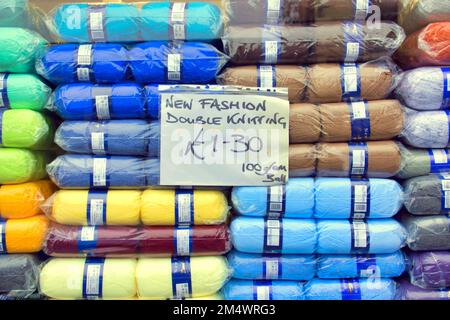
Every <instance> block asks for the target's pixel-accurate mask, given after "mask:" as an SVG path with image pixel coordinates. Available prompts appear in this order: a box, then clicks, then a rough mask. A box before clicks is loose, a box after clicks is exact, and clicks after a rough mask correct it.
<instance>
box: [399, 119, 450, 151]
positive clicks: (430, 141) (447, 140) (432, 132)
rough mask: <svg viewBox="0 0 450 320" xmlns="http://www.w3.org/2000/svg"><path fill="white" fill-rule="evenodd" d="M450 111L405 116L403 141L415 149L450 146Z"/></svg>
mask: <svg viewBox="0 0 450 320" xmlns="http://www.w3.org/2000/svg"><path fill="white" fill-rule="evenodd" d="M449 121H450V111H422V112H410V113H407V114H406V117H405V126H404V128H403V131H402V139H403V141H404V142H405V143H406V144H408V145H410V146H412V147H416V148H446V147H447V146H449V145H450V125H449Z"/></svg>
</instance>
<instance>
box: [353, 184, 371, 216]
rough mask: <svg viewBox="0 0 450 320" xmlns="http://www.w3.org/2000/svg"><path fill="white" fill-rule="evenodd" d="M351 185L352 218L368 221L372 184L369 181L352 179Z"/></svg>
mask: <svg viewBox="0 0 450 320" xmlns="http://www.w3.org/2000/svg"><path fill="white" fill-rule="evenodd" d="M351 183H352V186H351V187H352V196H351V203H350V209H351V212H350V218H351V219H366V218H368V217H369V215H370V182H369V180H353V179H352V182H351Z"/></svg>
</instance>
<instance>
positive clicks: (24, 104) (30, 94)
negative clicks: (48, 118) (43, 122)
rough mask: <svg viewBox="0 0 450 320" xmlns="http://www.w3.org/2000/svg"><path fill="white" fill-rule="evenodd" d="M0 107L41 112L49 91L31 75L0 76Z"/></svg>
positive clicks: (7, 74)
mask: <svg viewBox="0 0 450 320" xmlns="http://www.w3.org/2000/svg"><path fill="white" fill-rule="evenodd" d="M0 82H1V86H0V95H1V98H0V107H2V108H8V109H30V110H35V111H42V110H43V109H44V107H45V106H46V104H47V101H48V99H49V97H50V94H51V91H52V90H51V89H50V88H49V87H48V86H47V85H46V84H45V83H43V82H42V81H41V80H40V79H39V78H38V77H36V76H35V75H32V74H9V73H3V74H0Z"/></svg>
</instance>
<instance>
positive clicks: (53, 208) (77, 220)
mask: <svg viewBox="0 0 450 320" xmlns="http://www.w3.org/2000/svg"><path fill="white" fill-rule="evenodd" d="M0 191H1V189H0ZM43 210H44V211H45V213H46V214H47V215H48V217H49V218H50V219H51V220H53V221H56V222H58V223H60V224H65V225H73V226H85V225H90V226H94V225H109V226H120V225H125V226H137V225H140V224H143V225H153V226H170V225H184V226H185V225H211V224H221V223H224V222H225V221H226V220H227V217H228V212H229V207H228V201H227V198H226V196H225V194H224V193H223V192H222V191H218V190H186V189H148V190H145V191H138V190H104V191H93V190H92V191H88V190H60V191H58V192H57V193H55V194H54V195H53V196H52V197H51V198H50V199H49V200H48V201H47V202H46V203H45V205H44V206H43Z"/></svg>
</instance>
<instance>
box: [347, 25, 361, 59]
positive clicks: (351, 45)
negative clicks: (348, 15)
mask: <svg viewBox="0 0 450 320" xmlns="http://www.w3.org/2000/svg"><path fill="white" fill-rule="evenodd" d="M343 29H344V41H345V58H344V61H345V62H356V61H358V59H359V55H360V53H361V45H360V43H361V39H362V26H361V24H359V23H354V22H344V24H343Z"/></svg>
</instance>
